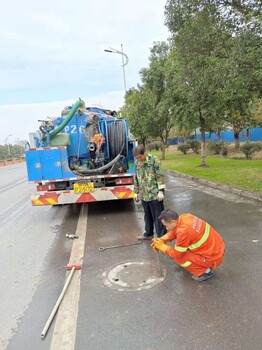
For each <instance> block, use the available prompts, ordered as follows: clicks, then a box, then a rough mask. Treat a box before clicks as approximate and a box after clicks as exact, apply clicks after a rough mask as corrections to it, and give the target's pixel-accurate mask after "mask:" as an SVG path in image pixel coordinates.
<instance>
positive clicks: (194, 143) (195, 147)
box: [187, 140, 201, 154]
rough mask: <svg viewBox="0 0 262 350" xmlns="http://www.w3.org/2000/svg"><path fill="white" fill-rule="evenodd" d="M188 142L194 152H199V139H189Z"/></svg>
mask: <svg viewBox="0 0 262 350" xmlns="http://www.w3.org/2000/svg"><path fill="white" fill-rule="evenodd" d="M187 143H188V145H189V146H190V148H191V149H192V151H193V152H194V153H196V154H198V153H199V150H200V147H201V143H200V142H199V141H198V140H189V141H187Z"/></svg>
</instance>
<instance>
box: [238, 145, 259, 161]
mask: <svg viewBox="0 0 262 350" xmlns="http://www.w3.org/2000/svg"><path fill="white" fill-rule="evenodd" d="M240 149H241V151H242V152H243V153H244V155H245V157H246V159H252V158H253V156H254V155H255V153H257V152H259V151H261V150H262V146H261V144H259V143H245V144H244V145H243V146H241V148H240Z"/></svg>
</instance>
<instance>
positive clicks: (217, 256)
mask: <svg viewBox="0 0 262 350" xmlns="http://www.w3.org/2000/svg"><path fill="white" fill-rule="evenodd" d="M159 219H160V220H161V221H162V224H163V225H164V226H165V227H166V228H167V231H168V232H167V233H166V234H165V235H164V236H162V237H161V238H156V239H153V243H152V244H151V246H152V248H153V249H154V250H160V251H161V252H162V253H164V254H166V255H168V256H169V257H170V258H172V259H173V260H174V261H175V262H176V263H177V264H178V265H180V266H182V267H183V268H184V269H185V270H187V271H189V272H191V274H192V275H193V276H192V278H193V279H194V280H195V281H198V282H202V281H205V280H206V279H208V278H210V277H213V276H214V270H215V269H216V268H217V267H218V266H219V265H220V264H221V263H222V261H223V259H224V253H225V244H224V241H223V239H222V237H221V236H220V235H219V233H217V232H216V231H215V229H214V228H213V227H212V226H210V225H209V224H208V223H207V222H206V221H204V220H202V219H200V218H198V217H197V216H195V215H192V214H188V213H186V214H182V215H180V216H179V215H178V214H177V213H176V212H175V211H174V210H170V209H167V210H164V211H163V212H162V213H161V214H160V216H159ZM174 239H176V243H175V246H174V247H171V246H168V245H167V244H166V243H167V242H171V241H173V240H174Z"/></svg>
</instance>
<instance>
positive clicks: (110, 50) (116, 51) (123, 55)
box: [104, 44, 129, 92]
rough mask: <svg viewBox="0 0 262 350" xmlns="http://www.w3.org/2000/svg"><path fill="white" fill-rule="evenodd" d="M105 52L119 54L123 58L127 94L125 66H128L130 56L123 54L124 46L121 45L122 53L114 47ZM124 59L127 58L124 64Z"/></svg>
mask: <svg viewBox="0 0 262 350" xmlns="http://www.w3.org/2000/svg"><path fill="white" fill-rule="evenodd" d="M104 51H105V52H110V53H118V54H120V55H121V56H122V67H123V77H124V87H125V92H126V73H125V66H126V65H127V64H128V61H129V60H128V56H127V54H125V53H124V52H123V44H121V51H119V50H116V49H113V48H112V47H109V50H108V49H106V50H104ZM124 57H125V62H124Z"/></svg>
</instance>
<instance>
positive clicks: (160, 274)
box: [156, 250, 163, 277]
mask: <svg viewBox="0 0 262 350" xmlns="http://www.w3.org/2000/svg"><path fill="white" fill-rule="evenodd" d="M156 255H157V261H158V268H159V277H161V276H162V274H163V272H162V267H161V264H160V259H159V251H158V250H157V251H156Z"/></svg>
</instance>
